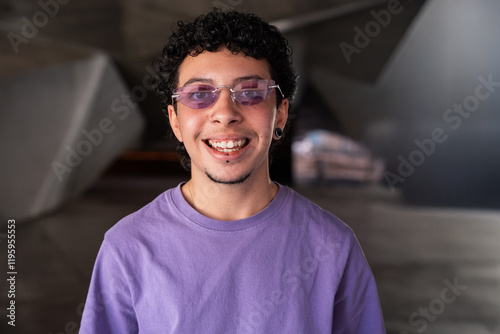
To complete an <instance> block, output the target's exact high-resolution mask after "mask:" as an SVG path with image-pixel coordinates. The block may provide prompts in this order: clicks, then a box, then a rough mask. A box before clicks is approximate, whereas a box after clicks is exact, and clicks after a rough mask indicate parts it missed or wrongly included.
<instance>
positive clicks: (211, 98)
mask: <svg viewBox="0 0 500 334" xmlns="http://www.w3.org/2000/svg"><path fill="white" fill-rule="evenodd" d="M222 87H227V88H229V90H230V91H231V99H232V100H233V102H238V103H240V104H242V105H244V106H253V105H255V104H257V103H261V102H262V101H264V100H265V99H266V98H267V97H268V96H269V94H270V93H271V91H272V90H273V88H277V89H278V90H279V91H280V94H281V96H282V97H283V98H284V97H285V96H284V95H283V92H282V91H281V88H280V86H279V85H276V84H275V82H274V80H248V81H243V82H241V83H239V84H237V85H236V86H234V87H230V86H227V85H220V86H217V87H212V86H210V85H205V84H199V85H189V86H184V87H180V88H177V89H174V91H173V93H174V94H173V95H172V99H177V100H178V101H180V102H181V103H182V104H184V105H185V106H187V107H189V108H192V109H204V108H208V107H210V106H211V105H212V104H213V103H214V102H215V100H217V97H218V96H219V88H222Z"/></svg>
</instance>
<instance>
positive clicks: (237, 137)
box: [203, 134, 249, 141]
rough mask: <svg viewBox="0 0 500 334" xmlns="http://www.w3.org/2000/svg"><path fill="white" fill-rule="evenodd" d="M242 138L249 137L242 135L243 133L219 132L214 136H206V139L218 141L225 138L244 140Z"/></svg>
mask: <svg viewBox="0 0 500 334" xmlns="http://www.w3.org/2000/svg"><path fill="white" fill-rule="evenodd" d="M242 139H249V138H248V137H246V136H244V135H241V134H219V135H214V136H209V137H206V138H204V139H203V140H204V141H208V140H216V141H223V140H233V141H234V140H242Z"/></svg>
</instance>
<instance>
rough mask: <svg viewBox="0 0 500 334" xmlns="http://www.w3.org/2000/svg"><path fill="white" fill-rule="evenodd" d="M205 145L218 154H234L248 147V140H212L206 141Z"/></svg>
mask: <svg viewBox="0 0 500 334" xmlns="http://www.w3.org/2000/svg"><path fill="white" fill-rule="evenodd" d="M205 143H206V144H207V145H208V146H210V147H211V148H212V149H214V150H215V151H218V152H224V153H229V152H235V151H238V150H241V149H242V148H244V147H245V146H247V145H248V139H239V140H212V139H208V140H206V141H205Z"/></svg>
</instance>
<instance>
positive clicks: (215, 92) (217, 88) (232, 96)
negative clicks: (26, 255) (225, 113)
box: [213, 85, 236, 103]
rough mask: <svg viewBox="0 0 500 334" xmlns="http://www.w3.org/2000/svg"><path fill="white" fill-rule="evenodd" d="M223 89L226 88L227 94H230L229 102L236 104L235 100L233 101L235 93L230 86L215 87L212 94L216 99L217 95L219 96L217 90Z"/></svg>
mask: <svg viewBox="0 0 500 334" xmlns="http://www.w3.org/2000/svg"><path fill="white" fill-rule="evenodd" d="M224 87H226V88H228V89H229V92H230V94H231V100H232V101H233V103H236V100H235V98H236V96H235V93H236V91H234V90H233V87H231V86H228V85H219V86H217V87H215V89H214V90H213V93H214V94H216V96H217V97H218V96H219V94H220V91H219V89H220V88H224Z"/></svg>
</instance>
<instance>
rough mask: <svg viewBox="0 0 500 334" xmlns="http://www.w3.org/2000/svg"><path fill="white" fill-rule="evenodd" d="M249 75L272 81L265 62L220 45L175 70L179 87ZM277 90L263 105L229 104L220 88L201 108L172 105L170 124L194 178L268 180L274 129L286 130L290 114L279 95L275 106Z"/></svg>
mask: <svg viewBox="0 0 500 334" xmlns="http://www.w3.org/2000/svg"><path fill="white" fill-rule="evenodd" d="M249 79H271V75H270V71H269V64H268V62H267V61H266V60H257V59H254V58H251V57H246V56H245V55H243V54H237V55H234V54H232V53H231V52H229V51H228V50H226V49H221V50H220V51H217V52H204V53H202V54H200V55H198V56H195V57H191V56H188V57H186V59H185V60H184V61H183V62H182V64H181V66H180V68H179V84H178V87H184V86H186V85H196V84H206V85H210V86H213V87H217V86H220V85H227V86H230V87H235V86H236V85H238V84H239V83H241V82H243V81H246V80H249ZM276 84H279V82H277V83H276ZM276 94H279V91H277V89H273V90H272V91H271V94H270V95H269V96H268V97H267V98H266V99H265V100H264V101H262V102H261V103H258V104H255V105H242V104H240V103H238V102H237V101H235V102H233V100H232V99H231V92H230V91H229V89H228V88H226V87H221V88H219V96H218V98H217V99H216V100H215V102H214V103H213V104H212V105H210V106H208V107H206V108H204V109H192V108H189V107H187V106H185V105H183V104H182V103H181V102H177V112H176V111H175V110H174V107H173V106H172V105H170V106H169V107H168V111H169V120H170V125H171V126H172V129H173V131H174V134H175V136H176V137H177V139H178V140H179V141H181V142H183V143H184V145H185V147H186V150H187V151H188V153H189V156H190V157H191V173H192V177H193V178H194V177H200V176H203V177H208V179H210V180H211V181H214V182H218V183H226V184H232V183H241V182H244V181H245V180H247V179H252V178H258V177H267V178H269V174H268V173H269V172H268V169H269V166H268V152H269V146H270V144H271V141H272V136H273V132H274V129H275V128H276V127H280V128H282V129H283V128H284V126H285V123H286V119H287V116H288V100H286V99H283V100H282V102H281V104H280V106H279V107H278V108H277V107H276Z"/></svg>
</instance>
